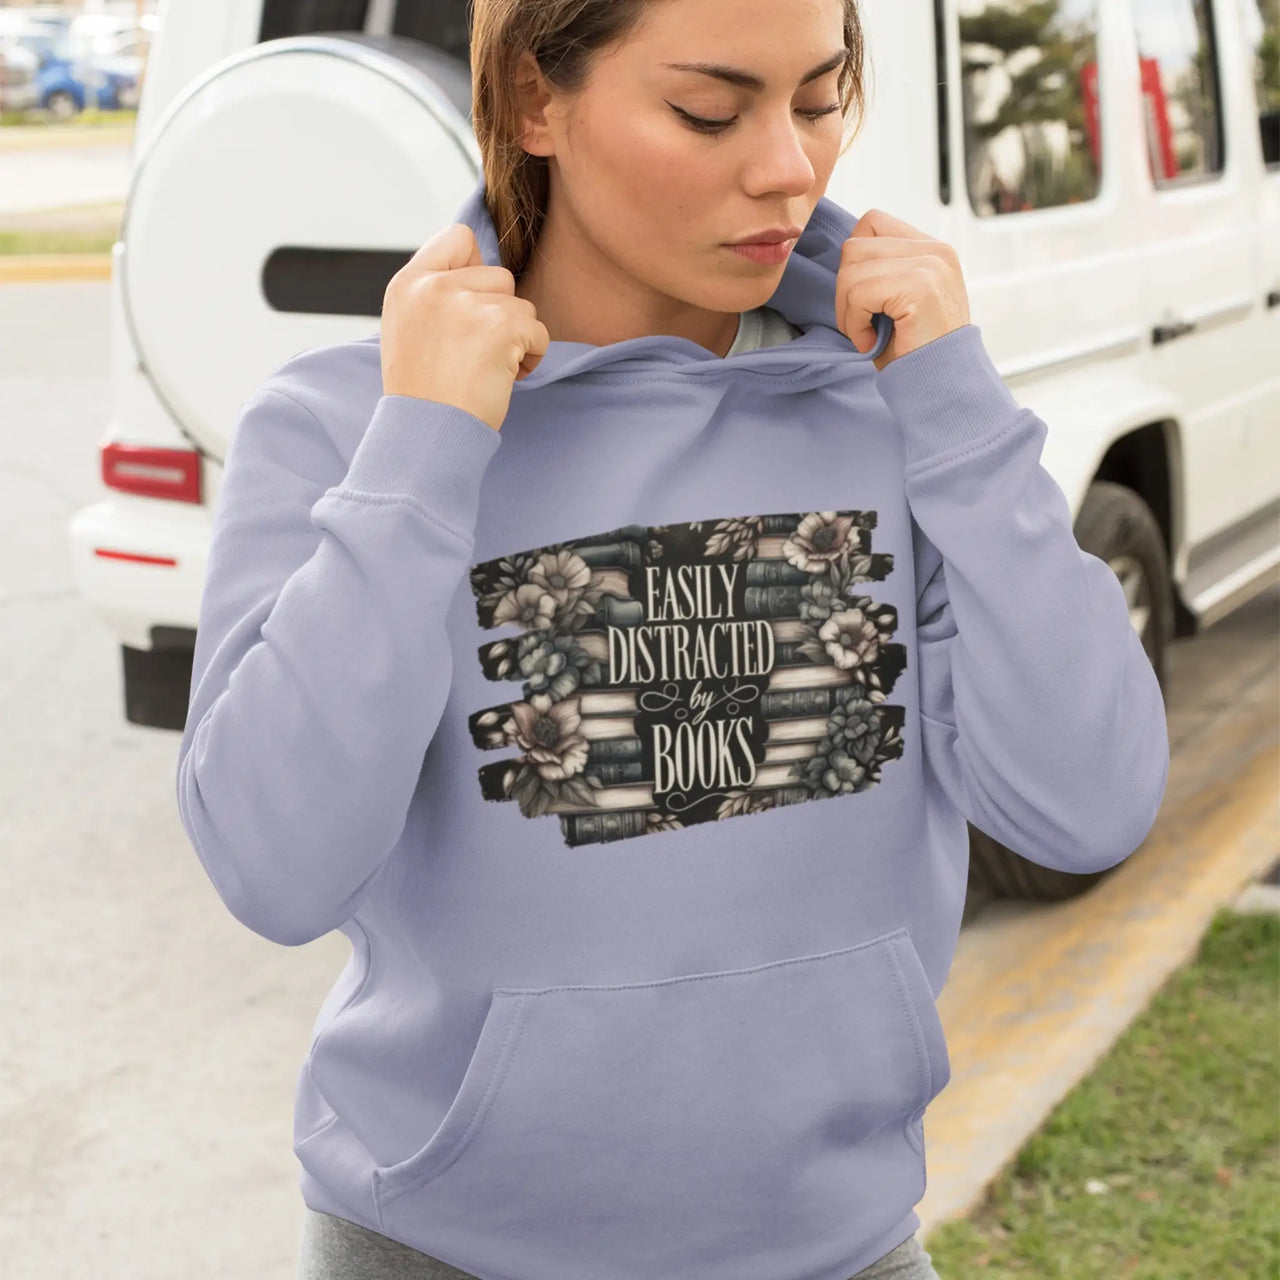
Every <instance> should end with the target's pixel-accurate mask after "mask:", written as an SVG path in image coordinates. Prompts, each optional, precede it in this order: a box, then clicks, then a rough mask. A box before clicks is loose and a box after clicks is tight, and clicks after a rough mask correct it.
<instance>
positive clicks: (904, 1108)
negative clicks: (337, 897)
mask: <svg viewBox="0 0 1280 1280" xmlns="http://www.w3.org/2000/svg"><path fill="white" fill-rule="evenodd" d="M949 1077H950V1064H949V1061H948V1055H947V1049H946V1044H945V1040H944V1036H943V1030H942V1025H941V1022H940V1020H939V1018H938V1013H937V1009H936V1006H935V1003H934V1000H933V995H932V992H931V991H930V988H929V985H928V980H927V977H926V975H925V972H924V969H923V967H922V965H921V963H920V959H919V956H918V955H917V953H916V950H915V947H914V945H913V943H912V940H911V936H910V934H909V933H908V931H907V930H906V929H905V928H899V929H896V930H894V931H893V932H892V933H886V934H883V935H881V936H880V937H877V938H873V939H871V940H870V941H867V942H863V943H860V944H858V945H856V946H851V947H844V948H841V949H839V950H835V951H826V952H822V953H820V954H815V955H805V956H798V957H793V958H789V959H784V960H779V961H774V962H771V963H768V964H762V965H756V966H752V967H750V968H745V969H733V970H727V971H720V972H715V973H700V974H690V975H686V976H680V977H675V978H667V979H663V980H660V981H654V982H637V983H631V984H625V985H616V986H585V985H582V986H579V985H566V986H555V987H546V988H541V989H537V990H533V989H513V988H498V989H496V990H495V991H494V993H493V998H492V1001H491V1004H490V1006H489V1009H488V1011H487V1013H486V1017H485V1021H484V1023H483V1025H482V1027H481V1030H480V1034H479V1037H478V1039H477V1042H476V1045H475V1049H474V1052H473V1055H472V1057H471V1060H470V1062H469V1064H468V1066H467V1069H466V1072H465V1074H464V1076H463V1079H462V1082H461V1084H460V1086H459V1089H458V1092H457V1095H456V1096H455V1098H454V1100H453V1102H452V1104H451V1106H450V1107H449V1110H448V1112H447V1113H446V1114H445V1116H444V1118H443V1120H442V1121H441V1122H440V1125H439V1127H438V1128H437V1129H436V1131H435V1133H433V1134H432V1135H431V1136H430V1139H429V1140H428V1141H427V1142H426V1144H425V1145H424V1146H423V1147H422V1148H421V1149H420V1150H419V1151H417V1152H416V1153H415V1154H414V1155H412V1156H410V1157H409V1158H408V1159H406V1160H403V1161H401V1162H399V1163H397V1164H394V1165H390V1166H381V1167H378V1168H377V1169H376V1170H375V1173H374V1201H375V1206H376V1209H377V1213H378V1215H379V1222H380V1224H381V1225H382V1229H383V1230H384V1231H386V1232H388V1233H389V1234H392V1235H394V1236H397V1237H398V1238H400V1239H402V1240H405V1241H407V1242H410V1243H413V1242H415V1241H422V1242H423V1243H421V1244H419V1245H418V1247H419V1248H421V1249H423V1250H424V1251H427V1252H432V1253H434V1254H435V1255H436V1256H439V1257H442V1258H444V1259H445V1260H446V1261H451V1260H452V1261H455V1263H456V1265H459V1266H461V1267H464V1268H466V1267H467V1266H468V1264H470V1266H471V1267H473V1268H475V1269H476V1270H488V1271H489V1272H490V1273H492V1274H498V1275H503V1276H511V1277H516V1278H520V1277H534V1276H543V1275H545V1276H550V1275H555V1276H557V1277H564V1280H573V1278H574V1277H583V1278H584V1280H585V1278H587V1277H590V1280H599V1276H600V1275H603V1274H608V1275H609V1276H610V1280H628V1277H632V1276H634V1277H637V1278H639V1277H645V1278H646V1280H652V1278H653V1277H654V1276H657V1275H680V1276H682V1277H685V1276H688V1277H706V1280H712V1278H713V1277H720V1276H723V1277H725V1278H726V1280H728V1278H729V1277H732V1278H733V1280H748V1278H749V1277H750V1276H753V1275H759V1276H762V1277H772V1278H773V1280H776V1277H778V1276H783V1275H788V1276H803V1275H805V1274H814V1275H820V1274H822V1271H823V1268H824V1267H829V1268H830V1267H835V1266H837V1265H838V1264H839V1263H840V1262H841V1261H842V1260H844V1259H847V1258H848V1257H849V1256H850V1253H849V1251H850V1250H851V1249H852V1250H856V1249H857V1248H858V1247H859V1246H860V1245H861V1244H865V1243H866V1242H868V1241H872V1240H874V1239H875V1237H877V1235H879V1234H880V1233H882V1232H884V1231H888V1230H892V1229H893V1228H894V1227H895V1226H896V1225H897V1224H899V1223H900V1222H901V1221H902V1219H903V1217H904V1215H905V1214H907V1213H908V1212H909V1210H910V1209H911V1207H912V1206H913V1205H914V1204H915V1203H916V1202H917V1201H918V1200H919V1198H920V1196H921V1195H922V1193H923V1190H924V1166H923V1151H922V1148H921V1145H920V1141H919V1127H918V1124H917V1122H918V1120H919V1118H920V1115H921V1114H922V1113H923V1111H924V1108H925V1107H926V1105H927V1104H928V1103H929V1102H930V1101H931V1100H932V1099H933V1098H934V1097H935V1096H936V1095H937V1094H938V1093H939V1092H940V1091H941V1089H942V1088H943V1086H944V1085H945V1084H946V1083H947V1080H948V1079H949ZM428 1241H429V1242H430V1244H431V1247H430V1248H429V1247H428V1244H427V1243H426V1242H428ZM872 1260H873V1259H871V1258H868V1259H867V1262H868V1263H869V1262H870V1261H872Z"/></svg>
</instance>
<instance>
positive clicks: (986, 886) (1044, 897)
mask: <svg viewBox="0 0 1280 1280" xmlns="http://www.w3.org/2000/svg"><path fill="white" fill-rule="evenodd" d="M1075 533H1076V541H1077V542H1078V543H1079V545H1080V547H1081V549H1082V550H1084V551H1087V552H1089V553H1090V554H1091V555H1095V556H1097V557H1098V559H1099V560H1103V561H1106V562H1107V563H1108V564H1110V565H1111V567H1112V569H1113V570H1114V571H1115V574H1116V577H1117V578H1118V579H1119V581H1120V584H1121V586H1123V587H1124V590H1125V595H1126V597H1127V598H1128V600H1129V609H1130V617H1131V619H1132V620H1133V622H1134V626H1135V629H1137V630H1138V631H1139V632H1140V634H1141V636H1142V647H1143V648H1144V649H1145V650H1146V652H1147V657H1148V658H1149V659H1150V661H1151V666H1152V668H1153V670H1154V671H1155V673H1156V678H1157V679H1158V680H1159V682H1160V689H1161V691H1162V692H1164V693H1165V694H1166V696H1167V688H1168V678H1169V672H1170V669H1171V652H1170V645H1171V643H1172V640H1173V635H1174V630H1173V625H1174V623H1173V610H1174V593H1173V579H1172V576H1171V574H1170V571H1169V557H1168V553H1167V552H1166V550H1165V544H1164V535H1163V533H1162V532H1161V529H1160V525H1159V522H1158V521H1157V520H1156V518H1155V516H1154V515H1153V514H1152V511H1151V508H1150V507H1149V506H1148V505H1147V504H1146V502H1144V501H1143V499H1142V498H1141V497H1139V496H1138V494H1137V493H1135V492H1134V491H1133V490H1132V489H1130V488H1127V487H1126V486H1125V485H1120V484H1114V483H1112V482H1111V481H1109V480H1096V481H1094V483H1093V484H1092V485H1090V487H1089V491H1088V493H1087V494H1086V495H1085V500H1084V502H1083V503H1082V504H1081V507H1080V513H1079V515H1078V516H1077V518H1076V522H1075ZM1114 870H1115V868H1114V867H1108V868H1106V869H1105V870H1103V871H1094V872H1089V873H1086V874H1084V875H1075V874H1073V873H1071V872H1068V871H1057V870H1054V869H1053V868H1051V867H1042V866H1040V865H1039V864H1038V863H1035V862H1031V861H1030V860H1029V859H1027V858H1024V857H1022V856H1021V854H1018V853H1015V852H1014V851H1013V850H1012V849H1010V848H1008V847H1006V846H1005V845H1003V844H1001V843H1000V842H999V841H998V840H994V839H992V837H991V836H989V835H987V833H986V832H985V831H979V830H978V828H977V827H975V826H973V824H972V823H970V824H969V889H970V891H976V892H977V893H979V894H981V895H983V896H985V897H999V898H1015V899H1021V900H1024V901H1030V902H1062V901H1065V900H1066V899H1068V898H1075V897H1079V895H1080V894H1082V893H1084V892H1085V891H1086V890H1088V889H1090V888H1091V887H1092V886H1093V885H1095V884H1097V883H1098V881H1099V880H1102V879H1103V878H1104V877H1106V876H1108V875H1110V874H1111V872H1112V871H1114Z"/></svg>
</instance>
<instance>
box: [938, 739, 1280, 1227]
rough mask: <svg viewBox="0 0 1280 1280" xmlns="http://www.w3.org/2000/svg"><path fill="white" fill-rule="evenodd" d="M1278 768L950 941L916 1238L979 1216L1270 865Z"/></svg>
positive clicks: (1208, 794) (1171, 817)
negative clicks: (1071, 882)
mask: <svg viewBox="0 0 1280 1280" xmlns="http://www.w3.org/2000/svg"><path fill="white" fill-rule="evenodd" d="M1278 768H1280V749H1277V748H1276V747H1275V746H1274V745H1273V746H1270V747H1267V748H1264V749H1263V750H1261V751H1259V752H1258V753H1257V754H1256V755H1254V756H1252V758H1250V759H1248V760H1247V762H1245V763H1242V764H1241V765H1240V766H1239V767H1237V768H1236V769H1235V770H1234V773H1233V777H1232V780H1231V782H1230V783H1229V784H1227V785H1221V784H1217V783H1214V784H1213V785H1209V786H1206V787H1205V788H1203V789H1202V790H1200V791H1199V792H1197V793H1195V794H1193V795H1192V796H1190V797H1188V798H1187V800H1185V801H1184V802H1183V803H1180V804H1175V805H1172V806H1170V807H1169V809H1168V811H1167V812H1162V814H1161V816H1160V819H1159V820H1158V821H1157V823H1156V826H1155V828H1154V829H1153V830H1152V832H1151V834H1150V835H1149V836H1148V838H1147V840H1146V841H1145V842H1144V844H1143V847H1142V848H1141V849H1139V850H1137V851H1136V852H1135V853H1134V855H1133V856H1132V857H1130V858H1129V859H1127V860H1126V861H1125V862H1124V863H1122V864H1121V865H1120V866H1119V867H1117V868H1116V869H1115V871H1114V872H1113V873H1112V874H1111V875H1110V876H1108V877H1107V878H1106V879H1104V880H1102V881H1101V882H1099V884H1097V885H1096V886H1095V887H1094V888H1093V889H1091V890H1090V891H1089V892H1088V893H1086V894H1084V895H1083V896H1082V897H1080V898H1076V899H1072V900H1070V901H1068V902H1063V903H1057V904H1052V905H1046V906H1044V907H1039V908H1036V909H1034V910H1030V911H1028V910H1027V909H1026V907H1025V904H1005V903H1002V902H996V903H993V904H992V905H991V906H990V907H988V908H987V909H986V910H985V911H984V913H983V920H982V924H983V927H982V928H981V929H974V930H973V931H972V932H969V931H966V932H964V933H962V934H961V937H960V942H959V946H958V949H957V955H956V961H955V965H954V967H953V969H952V973H951V975H950V978H949V980H948V983H947V985H946V987H944V989H943V992H942V995H941V998H940V999H939V1001H938V1008H939V1014H940V1016H941V1017H942V1021H943V1025H944V1027H945V1028H946V1032H947V1043H948V1048H949V1050H950V1056H951V1067H952V1073H951V1081H950V1083H949V1084H948V1086H947V1088H945V1089H944V1090H943V1092H942V1093H941V1094H940V1095H939V1097H938V1098H937V1099H936V1101H935V1102H934V1103H933V1105H932V1106H931V1107H930V1108H929V1111H928V1113H927V1114H926V1116H925V1136H926V1142H927V1147H928V1175H929V1177H928V1186H927V1190H926V1195H925V1198H924V1200H923V1201H922V1203H921V1204H920V1205H918V1206H917V1212H918V1213H919V1215H920V1219H921V1232H920V1234H921V1237H922V1239H924V1240H926V1241H927V1237H928V1234H929V1232H930V1231H932V1230H934V1229H935V1228H936V1227H938V1226H939V1225H941V1224H942V1223H944V1222H946V1221H949V1220H951V1219H955V1218H961V1217H964V1216H965V1215H967V1214H968V1213H969V1212H970V1211H971V1210H972V1209H974V1208H975V1207H977V1206H978V1205H979V1204H981V1202H982V1200H983V1197H984V1195H985V1192H986V1188H987V1186H988V1185H989V1184H990V1183H991V1182H992V1181H993V1180H994V1179H995V1178H996V1177H997V1176H998V1175H999V1174H1000V1173H1001V1172H1002V1171H1003V1170H1004V1168H1005V1166H1006V1165H1007V1164H1008V1163H1009V1162H1010V1161H1011V1160H1012V1158H1013V1157H1014V1156H1015V1155H1016V1154H1017V1152H1018V1150H1019V1149H1020V1148H1021V1147H1022V1145H1023V1143H1024V1142H1025V1141H1026V1140H1027V1139H1028V1138H1029V1137H1030V1136H1031V1135H1032V1134H1034V1133H1035V1132H1037V1131H1038V1130H1039V1129H1040V1128H1041V1126H1042V1125H1043V1124H1044V1121H1045V1120H1046V1119H1047V1117H1048V1116H1049V1114H1050V1112H1052V1110H1053V1109H1054V1108H1055V1107H1056V1106H1057V1105H1058V1103H1059V1102H1060V1101H1061V1100H1062V1099H1063V1098H1064V1097H1065V1096H1066V1095H1067V1094H1068V1093H1069V1092H1070V1091H1071V1089H1072V1088H1073V1087H1074V1086H1075V1085H1076V1084H1077V1083H1078V1082H1079V1081H1080V1080H1082V1079H1083V1078H1084V1077H1085V1076H1087V1075H1088V1074H1089V1073H1090V1072H1091V1071H1092V1070H1093V1068H1094V1066H1095V1065H1096V1064H1097V1060H1098V1059H1099V1058H1100V1057H1101V1056H1102V1055H1103V1054H1104V1053H1106V1052H1107V1050H1108V1049H1110V1048H1111V1046H1112V1044H1114V1042H1115V1041H1116V1040H1117V1039H1118V1038H1119V1037H1120V1035H1121V1034H1123V1032H1124V1031H1125V1030H1126V1029H1127V1028H1128V1026H1129V1024H1130V1023H1131V1022H1132V1021H1133V1019H1134V1018H1135V1017H1137V1015H1138V1014H1140V1013H1141V1012H1142V1011H1143V1010H1144V1009H1145V1008H1146V1007H1147V1005H1148V1004H1149V1003H1150V1001H1151V998H1152V996H1154V995H1155V994H1156V992H1157V991H1158V990H1159V989H1160V987H1161V986H1162V985H1163V984H1164V982H1165V980H1166V979H1167V978H1168V976H1169V975H1170V974H1171V973H1172V972H1173V970H1175V969H1176V968H1178V967H1179V966H1180V965H1182V964H1183V963H1185V962H1186V961H1188V960H1189V959H1191V957H1192V956H1193V955H1194V954H1195V951H1196V949H1197V947H1198V945H1199V943H1200V940H1201V938H1202V937H1203V935H1204V932H1205V929H1206V928H1207V927H1208V925H1209V924H1210V922H1211V921H1212V919H1213V917H1214V915H1215V914H1216V912H1217V910H1218V908H1219V907H1222V906H1228V907H1230V906H1236V904H1237V903H1238V902H1239V901H1240V899H1241V898H1242V896H1243V895H1244V894H1245V892H1246V889H1247V887H1248V886H1249V885H1250V884H1251V883H1252V882H1254V881H1257V880H1258V878H1259V877H1260V876H1263V875H1264V874H1265V873H1266V870H1267V868H1268V867H1270V866H1271V865H1272V864H1273V863H1274V862H1275V858H1276V848H1277V845H1278V844H1280V809H1278V808H1277V805H1276V800H1275V779H1276V774H1277V769H1278ZM1257 897H1258V895H1256V894H1255V895H1251V899H1250V900H1251V901H1257ZM1268 897H1269V895H1268ZM1006 908H1008V909H1007V910H1006ZM1237 909H1238V907H1237Z"/></svg>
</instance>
